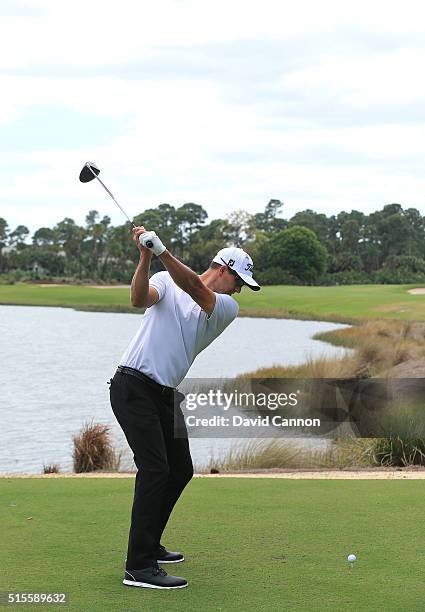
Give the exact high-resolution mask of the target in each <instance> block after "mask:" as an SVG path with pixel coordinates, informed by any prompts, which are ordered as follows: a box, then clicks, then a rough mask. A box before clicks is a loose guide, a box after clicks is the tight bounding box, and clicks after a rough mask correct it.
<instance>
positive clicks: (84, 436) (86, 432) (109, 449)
mask: <svg viewBox="0 0 425 612" xmlns="http://www.w3.org/2000/svg"><path fill="white" fill-rule="evenodd" d="M73 443H74V451H73V464H74V472H77V473H81V472H95V471H99V470H104V471H114V472H115V471H118V470H119V467H120V459H121V454H120V453H116V452H115V451H114V448H113V446H112V442H111V438H110V429H109V427H108V426H107V425H101V424H93V422H92V423H85V424H84V425H83V428H82V430H81V432H80V433H79V434H78V435H77V436H74V437H73Z"/></svg>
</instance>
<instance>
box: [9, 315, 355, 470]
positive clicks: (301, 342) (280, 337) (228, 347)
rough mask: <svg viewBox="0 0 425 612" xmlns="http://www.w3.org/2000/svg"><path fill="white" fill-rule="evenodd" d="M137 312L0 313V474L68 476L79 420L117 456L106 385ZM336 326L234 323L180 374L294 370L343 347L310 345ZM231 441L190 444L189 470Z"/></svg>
mask: <svg viewBox="0 0 425 612" xmlns="http://www.w3.org/2000/svg"><path fill="white" fill-rule="evenodd" d="M140 320H141V315H140V316H139V315H133V314H118V313H92V312H79V311H75V310H72V309H68V308H43V307H22V306H0V351H1V353H0V354H1V367H0V390H1V391H0V411H1V413H0V414H1V430H0V473H22V472H26V473H40V472H42V470H43V464H46V465H47V464H50V463H59V465H60V467H61V470H62V471H72V436H74V435H75V434H77V433H78V432H79V430H80V429H81V427H82V425H83V424H84V422H87V421H91V420H93V421H94V422H99V423H104V424H107V425H110V426H111V431H112V434H113V437H114V441H115V443H116V446H117V447H118V448H120V449H126V450H125V453H124V458H123V464H124V465H123V467H128V468H130V467H131V465H132V461H131V459H132V458H131V452H130V451H129V449H128V447H127V443H126V440H125V438H124V435H123V434H122V432H121V429H120V428H119V426H118V424H117V423H116V421H115V417H114V415H113V413H112V411H111V408H110V404H109V387H108V386H107V384H106V382H107V380H109V379H110V378H111V377H112V376H113V374H114V372H115V370H116V366H117V365H118V363H119V360H120V358H121V356H122V354H123V353H124V350H125V348H126V346H127V343H128V342H129V341H130V339H131V338H132V336H133V334H134V333H135V332H136V330H137V328H138V326H139V325H140ZM342 327H346V326H345V325H340V324H336V323H335V324H334V323H325V322H317V321H296V320H288V319H253V318H239V319H237V320H236V321H234V322H233V323H232V324H231V325H230V326H229V327H228V328H227V329H226V330H225V331H224V332H223V334H222V335H221V336H220V337H219V338H218V339H217V340H215V342H214V343H213V344H212V345H211V346H209V347H208V348H207V349H205V351H203V352H202V353H201V354H200V355H199V356H198V357H197V359H196V361H195V363H194V364H193V365H192V367H191V369H190V371H189V372H188V375H187V376H188V377H192V378H221V377H223V378H230V377H233V376H236V375H238V374H242V373H244V372H247V371H252V370H255V369H257V368H259V367H263V366H272V365H277V364H279V365H282V364H285V365H297V364H300V363H303V362H304V361H306V359H307V358H309V357H318V356H320V355H327V356H339V355H342V354H344V353H345V352H346V351H345V349H342V348H339V347H332V346H330V345H329V344H326V343H324V342H319V341H317V340H312V338H311V337H312V336H313V335H314V334H315V333H316V332H318V331H327V330H332V329H340V328H342ZM234 443H235V440H234V439H232V438H228V439H221V440H216V439H199V438H197V439H192V440H191V451H192V456H193V461H194V464H195V466H198V467H200V466H202V465H206V464H207V463H208V460H209V458H210V457H211V455H214V456H217V455H219V454H221V453H222V452H224V451H225V450H226V449H227V448H229V446H231V445H232V444H234Z"/></svg>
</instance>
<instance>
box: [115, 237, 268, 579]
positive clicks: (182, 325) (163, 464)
mask: <svg viewBox="0 0 425 612" xmlns="http://www.w3.org/2000/svg"><path fill="white" fill-rule="evenodd" d="M133 239H134V240H135V242H136V244H137V247H138V249H139V251H140V261H139V264H138V266H137V269H136V272H135V274H134V276H133V280H132V283H131V303H132V304H133V306H136V307H140V308H146V312H145V314H144V315H143V317H142V323H141V326H140V328H139V330H138V332H137V333H136V335H135V336H134V338H133V340H132V341H131V342H130V345H129V346H128V348H127V350H126V352H125V353H124V355H123V357H122V358H121V361H120V365H119V366H118V370H117V372H116V373H115V375H114V377H113V379H112V380H111V387H110V396H111V405H112V410H113V412H114V414H115V416H116V418H117V420H118V422H119V424H120V426H121V428H122V429H123V431H124V434H125V436H126V438H127V441H128V443H129V445H130V447H131V449H132V451H133V454H134V462H135V464H136V466H137V474H136V481H135V491H134V499H133V508H132V514H131V526H130V534H129V540H128V551H127V561H126V569H125V574H124V580H123V583H124V584H126V585H130V586H137V587H148V588H154V589H178V588H183V587H186V586H187V581H186V580H185V579H184V578H179V577H177V576H169V575H168V574H167V573H166V572H165V571H164V570H163V569H162V568H160V567H159V565H158V564H160V563H161V564H163V563H178V562H180V561H183V560H184V556H183V554H182V553H180V552H170V551H168V550H167V549H166V548H165V547H164V546H163V545H162V544H161V536H162V533H163V531H164V528H165V526H166V524H167V521H168V519H169V517H170V514H171V511H172V510H173V507H174V505H175V503H176V502H177V500H178V498H179V497H180V494H181V493H182V491H183V489H184V487H185V486H186V484H187V483H188V482H189V480H190V479H191V478H192V476H193V466H192V460H191V456H190V449H189V442H188V439H187V430H186V425H185V423H184V418H183V414H182V411H181V408H180V406H179V404H180V402H181V400H182V399H183V398H184V396H183V394H181V393H179V392H178V391H177V389H176V387H177V385H179V384H180V383H181V381H182V380H183V378H184V376H185V375H186V373H187V371H188V370H189V368H190V366H191V365H192V363H193V361H194V359H195V357H196V355H198V354H199V353H200V352H201V351H203V350H204V349H205V348H206V347H207V346H208V345H209V344H211V342H213V340H214V339H215V338H217V336H219V335H220V334H221V333H222V332H223V331H224V329H226V327H227V326H228V325H229V324H230V323H231V322H232V321H233V320H234V319H235V318H236V316H237V314H238V310H239V306H238V304H237V302H236V301H235V300H234V299H233V298H232V297H231V296H232V294H233V293H239V292H240V291H241V288H242V287H243V286H244V285H247V286H248V287H250V288H251V289H253V290H257V291H258V290H259V289H260V286H259V285H258V283H257V282H256V281H255V280H254V279H253V277H252V272H253V263H252V259H251V258H250V256H249V255H248V254H247V253H245V252H244V251H243V250H242V249H239V248H233V247H231V248H224V249H221V250H220V251H219V252H218V253H217V255H216V256H215V257H214V259H213V261H212V263H211V264H210V267H209V269H208V270H206V271H205V272H204V273H203V274H201V275H200V276H198V275H197V274H196V273H195V272H193V270H191V269H190V268H188V267H187V266H185V265H184V264H183V263H182V262H181V261H179V260H178V259H176V258H175V257H174V256H173V255H172V254H171V253H170V252H169V251H168V250H167V249H166V248H165V246H164V245H163V244H162V242H161V240H160V238H159V237H158V236H157V235H156V234H155V232H148V231H146V230H145V228H144V227H142V226H139V227H135V228H133ZM153 254H154V255H156V256H158V257H159V258H160V259H161V261H162V263H163V264H164V266H165V268H166V270H165V271H162V272H158V273H156V274H154V275H153V276H152V277H151V278H150V279H149V267H150V262H151V259H152V255H153ZM175 419H176V424H177V426H178V427H179V432H182V431H183V436H182V434H181V433H179V437H178V438H177V437H175V435H174V427H175Z"/></svg>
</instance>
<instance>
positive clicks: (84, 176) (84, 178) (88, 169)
mask: <svg viewBox="0 0 425 612" xmlns="http://www.w3.org/2000/svg"><path fill="white" fill-rule="evenodd" d="M99 172H100V168H98V167H97V166H96V164H94V163H93V162H86V163H85V164H84V166H83V169H82V170H81V172H80V181H81V182H82V183H89V182H90V181H92V180H93V179H97V180H98V181H99V183H100V184H101V185H102V187H103V188H104V190H105V191H106V192H107V194H108V195H109V196H111V198H112V199H113V201H114V202H115V204H116V205H117V206H118V208H119V209H120V211H121V212H122V213H123V215H125V217H126V218H127V219H128V221H129V222H130V223H131V225H132V226H133V227H136V226H135V225H134V223H133V221H132V220H131V219H130V217H129V216H128V215H127V213H126V212H125V210H124V209H123V208H122V207H121V206H120V205H119V204H118V202H117V201H116V199H115V198H114V196H113V195H112V193H111V192H110V191H109V189H108V188H107V186H106V185H105V183H103V182H102V181H101V180H100V178H99V177H98V174H99ZM146 246H147V247H148V249H150V248H152V246H153V243H152V242H151V241H148V242H147V243H146Z"/></svg>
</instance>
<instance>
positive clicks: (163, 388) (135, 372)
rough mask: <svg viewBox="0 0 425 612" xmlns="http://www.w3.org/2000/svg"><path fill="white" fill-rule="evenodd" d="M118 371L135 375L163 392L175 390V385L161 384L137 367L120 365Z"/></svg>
mask: <svg viewBox="0 0 425 612" xmlns="http://www.w3.org/2000/svg"><path fill="white" fill-rule="evenodd" d="M117 371H118V372H120V374H128V375H129V376H134V377H135V378H138V379H139V380H142V381H143V382H144V383H147V384H148V385H150V386H151V387H153V388H154V389H156V390H157V391H160V392H161V393H167V392H168V393H170V392H173V391H175V388H174V387H166V386H165V385H161V384H160V383H157V382H156V380H153V379H152V378H150V377H149V376H146V374H143V372H140V370H136V369H135V368H129V367H127V366H121V365H119V366H118V368H117Z"/></svg>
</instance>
